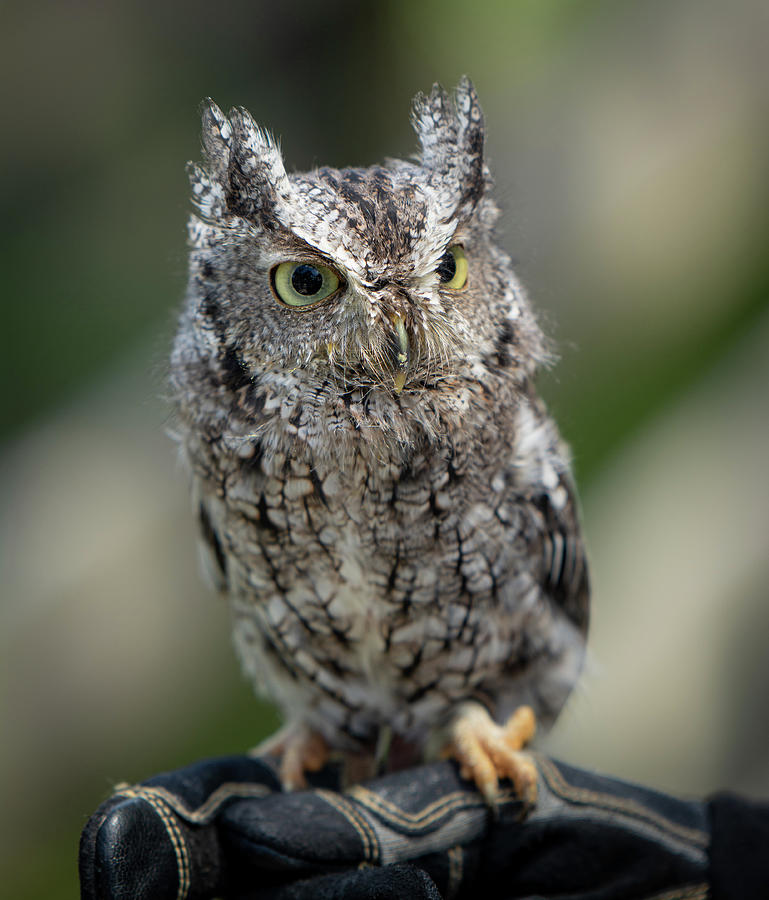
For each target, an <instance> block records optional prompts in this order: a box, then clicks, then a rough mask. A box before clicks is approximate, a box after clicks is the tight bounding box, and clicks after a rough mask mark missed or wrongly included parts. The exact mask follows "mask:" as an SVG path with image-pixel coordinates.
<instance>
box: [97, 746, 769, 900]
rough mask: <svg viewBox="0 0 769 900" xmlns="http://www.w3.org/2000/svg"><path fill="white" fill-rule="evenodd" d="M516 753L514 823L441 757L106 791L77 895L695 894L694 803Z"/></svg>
mask: <svg viewBox="0 0 769 900" xmlns="http://www.w3.org/2000/svg"><path fill="white" fill-rule="evenodd" d="M532 757H533V758H534V760H535V762H536V764H537V769H538V774H539V779H538V792H539V796H538V800H537V804H536V807H535V808H534V809H533V810H531V811H528V814H527V815H526V816H525V818H522V813H523V812H524V810H523V808H522V805H521V803H520V802H519V801H518V800H517V799H516V798H515V796H514V795H513V793H512V791H504V790H503V791H502V792H501V795H500V798H499V803H498V805H497V807H496V809H489V807H488V806H487V805H486V803H485V802H484V800H483V798H482V797H481V796H480V795H479V794H478V793H477V792H476V790H475V788H474V787H472V786H471V785H470V784H468V783H467V782H465V781H463V780H462V779H460V778H459V775H458V773H457V769H456V767H455V765H454V764H453V763H450V762H441V763H434V764H431V765H426V766H422V767H419V768H414V769H409V770H406V771H403V772H398V773H396V774H392V775H387V776H384V777H381V778H377V779H375V780H373V781H370V782H368V783H366V784H364V785H357V786H355V787H353V788H351V789H350V790H348V791H346V792H344V793H339V792H338V791H336V790H335V780H334V771H333V770H331V769H329V770H326V771H325V772H323V773H321V775H320V776H319V777H320V778H321V779H325V785H324V786H322V787H321V786H317V785H318V784H319V782H316V786H315V787H313V788H312V789H310V790H307V791H301V792H297V793H292V794H287V793H283V792H282V791H281V788H280V784H279V781H278V778H277V775H276V770H275V767H274V764H273V761H271V760H270V759H268V758H261V759H258V758H250V757H246V756H239V757H226V758H221V759H213V760H210V761H207V762H201V763H198V764H196V765H193V766H189V767H188V768H185V769H180V770H178V771H176V772H171V773H168V774H164V775H158V776H156V777H154V778H151V779H149V780H148V781H146V782H143V783H141V784H138V785H134V786H130V787H128V786H123V787H119V788H118V789H117V790H116V792H115V794H114V795H113V796H112V797H111V798H110V799H109V800H107V801H106V802H105V803H104V804H102V806H101V807H100V808H99V809H98V810H97V811H96V813H95V814H94V815H93V816H92V818H91V819H90V821H89V822H88V824H87V825H86V828H85V830H84V831H83V836H82V840H81V845H80V878H81V886H82V897H83V898H84V900H96V898H99V900H106V898H118V897H119V898H128V897H131V898H135V900H142V898H153V900H163V898H169V900H171V898H176V900H182V898H188V900H193V898H205V897H226V898H270V900H300V898H311V897H312V898H319V900H332V898H333V900H342V898H344V900H350V898H371V900H373V898H389V897H392V898H402V897H413V898H425V900H426V898H429V900H441V898H450V897H469V896H479V897H495V898H534V897H538V898H547V897H558V898H559V900H566V898H574V900H576V898H581V900H615V898H616V900H620V898H621V900H631V898H652V897H662V896H664V897H665V898H666V900H667V898H670V900H672V898H681V900H683V898H686V900H700V898H702V900H704V898H705V897H706V896H710V895H709V894H708V881H709V869H708V867H709V858H708V846H709V840H710V835H709V819H708V810H707V807H706V804H705V803H702V802H698V801H683V800H679V799H676V798H673V797H671V796H668V795H665V794H661V793H658V792H655V791H652V790H649V789H647V788H644V787H639V786H637V785H632V784H629V783H626V782H622V781H619V780H616V779H612V778H607V777H605V776H602V775H596V774H593V773H590V772H586V771H583V770H580V769H576V768H573V767H571V766H567V765H564V764H563V763H558V762H554V761H552V760H550V759H548V758H546V757H543V756H538V755H536V754H532ZM724 896H726V895H724ZM735 896H742V895H738V894H735ZM745 896H747V895H745ZM756 896H758V895H756ZM767 896H769V894H767Z"/></svg>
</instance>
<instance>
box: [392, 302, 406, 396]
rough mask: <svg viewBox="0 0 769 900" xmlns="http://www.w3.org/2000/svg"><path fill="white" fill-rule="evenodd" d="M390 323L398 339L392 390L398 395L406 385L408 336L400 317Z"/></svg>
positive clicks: (395, 317)
mask: <svg viewBox="0 0 769 900" xmlns="http://www.w3.org/2000/svg"><path fill="white" fill-rule="evenodd" d="M392 323H393V326H394V327H395V336H396V337H397V339H398V349H397V350H396V352H395V379H394V384H393V389H394V390H395V393H396V394H400V392H401V391H402V390H403V387H404V385H405V384H406V368H407V367H408V364H409V336H408V332H407V331H406V321H405V319H404V318H403V316H401V315H394V316H393V317H392Z"/></svg>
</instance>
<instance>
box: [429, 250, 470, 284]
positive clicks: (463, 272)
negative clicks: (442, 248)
mask: <svg viewBox="0 0 769 900" xmlns="http://www.w3.org/2000/svg"><path fill="white" fill-rule="evenodd" d="M435 271H436V272H437V273H438V279H439V281H440V282H441V284H442V285H443V286H444V287H447V288H449V290H452V291H459V290H461V289H462V288H463V287H464V286H465V282H466V281H467V257H466V256H465V251H464V250H463V249H462V248H461V247H460V246H459V244H454V246H453V247H449V249H448V250H447V251H446V252H445V253H444V254H443V256H442V257H441V258H440V260H439V261H438V268H437V269H436V270H435Z"/></svg>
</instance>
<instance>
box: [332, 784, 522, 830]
mask: <svg viewBox="0 0 769 900" xmlns="http://www.w3.org/2000/svg"><path fill="white" fill-rule="evenodd" d="M347 794H348V795H349V796H350V797H352V798H354V799H355V801H356V802H358V803H360V804H361V806H364V807H365V808H366V809H368V810H370V811H371V812H372V813H374V815H376V816H378V817H379V818H380V819H383V820H384V821H385V822H387V823H388V824H398V825H401V826H402V827H404V828H406V829H408V830H409V831H417V830H420V829H426V828H428V827H429V826H431V825H433V824H435V822H436V821H438V820H439V819H441V818H446V817H448V815H449V814H450V813H454V812H456V811H457V810H461V809H476V808H478V807H485V806H486V804H485V803H484V802H483V801H482V800H481V799H480V798H479V797H477V796H475V795H473V794H468V793H466V792H463V791H455V792H453V793H451V794H448V795H447V796H445V797H441V798H440V799H439V800H434V801H433V802H432V803H430V804H428V805H427V806H426V807H424V809H421V810H420V811H419V812H417V813H410V812H407V811H406V810H404V809H401V808H400V807H398V806H395V805H394V804H393V803H390V802H389V801H388V800H385V799H383V798H382V797H380V796H379V795H378V794H376V793H374V792H373V791H370V790H369V789H368V788H364V787H362V786H361V785H355V786H354V787H352V788H350V790H349V791H347ZM514 799H516V798H515V794H514V793H512V792H509V791H508V792H505V793H502V794H500V795H499V797H498V803H499V805H501V804H502V803H503V802H505V801H508V800H514Z"/></svg>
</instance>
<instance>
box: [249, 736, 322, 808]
mask: <svg viewBox="0 0 769 900" xmlns="http://www.w3.org/2000/svg"><path fill="white" fill-rule="evenodd" d="M251 753H252V754H253V755H257V756H259V755H263V754H270V755H275V756H280V766H279V769H278V772H279V775H280V780H281V783H282V784H283V787H284V788H285V790H287V791H298V790H301V789H302V788H306V787H307V778H306V777H305V772H318V771H319V770H320V769H322V768H323V766H325V764H326V763H327V762H328V757H329V747H328V744H327V743H326V739H325V738H324V737H323V736H322V735H321V734H319V733H318V732H317V731H313V730H312V729H311V728H308V727H307V726H306V725H297V724H293V723H292V724H289V725H285V726H284V727H283V728H281V729H280V730H279V731H277V732H275V734H274V735H272V737H269V738H267V740H266V741H263V742H262V743H261V744H259V746H258V747H255V748H254V749H253V750H252V751H251Z"/></svg>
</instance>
